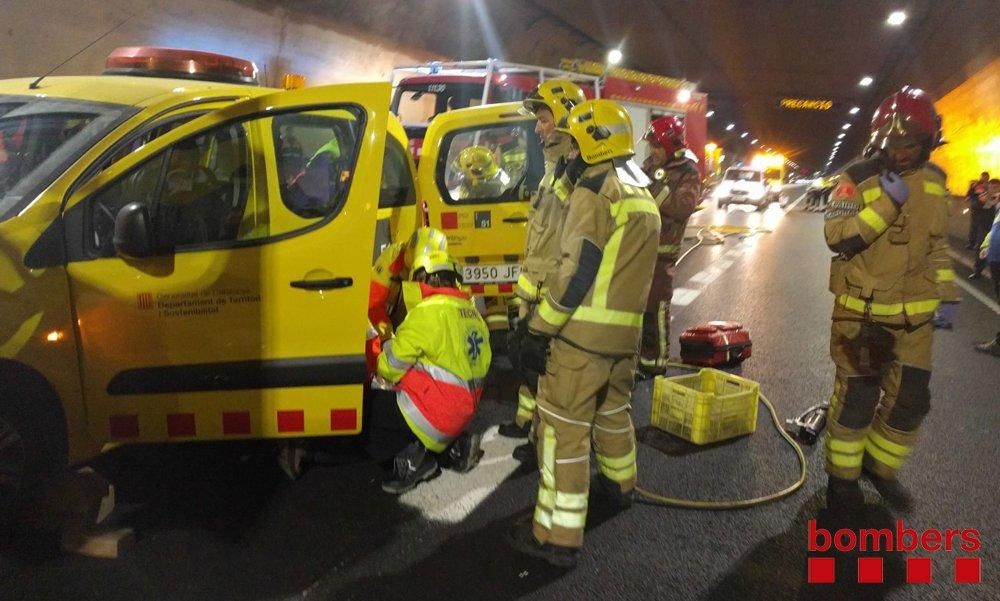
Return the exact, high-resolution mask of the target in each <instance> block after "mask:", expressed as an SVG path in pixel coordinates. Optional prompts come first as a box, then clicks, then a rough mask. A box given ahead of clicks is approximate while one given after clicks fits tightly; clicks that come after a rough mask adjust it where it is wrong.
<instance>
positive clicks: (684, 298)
mask: <svg viewBox="0 0 1000 601" xmlns="http://www.w3.org/2000/svg"><path fill="white" fill-rule="evenodd" d="M699 294H701V290H692V289H691V288H674V298H673V299H672V300H671V301H670V304H671V305H677V306H678V307H686V306H688V305H690V304H691V303H692V302H694V299H696V298H698V295H699Z"/></svg>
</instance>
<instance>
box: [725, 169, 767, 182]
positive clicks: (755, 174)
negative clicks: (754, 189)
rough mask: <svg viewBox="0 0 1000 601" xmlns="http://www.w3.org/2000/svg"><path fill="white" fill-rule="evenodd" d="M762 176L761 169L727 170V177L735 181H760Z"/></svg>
mask: <svg viewBox="0 0 1000 601" xmlns="http://www.w3.org/2000/svg"><path fill="white" fill-rule="evenodd" d="M760 177H761V173H760V171H754V170H753V169H728V170H726V179H728V180H731V181H735V182H759V181H760Z"/></svg>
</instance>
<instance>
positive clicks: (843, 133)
mask: <svg viewBox="0 0 1000 601" xmlns="http://www.w3.org/2000/svg"><path fill="white" fill-rule="evenodd" d="M846 135H847V132H846V131H845V132H840V135H839V136H837V139H838V140H843V139H844V136H846Z"/></svg>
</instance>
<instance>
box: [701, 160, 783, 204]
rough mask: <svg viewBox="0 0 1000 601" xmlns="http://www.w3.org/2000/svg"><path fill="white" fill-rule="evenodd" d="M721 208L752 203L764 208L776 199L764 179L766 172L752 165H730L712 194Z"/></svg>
mask: <svg viewBox="0 0 1000 601" xmlns="http://www.w3.org/2000/svg"><path fill="white" fill-rule="evenodd" d="M712 195H713V196H714V197H715V202H716V203H717V204H718V206H719V208H720V209H722V208H725V207H726V206H727V205H731V204H750V205H754V206H755V207H757V210H764V209H765V208H767V205H768V204H770V203H771V201H772V200H774V198H773V195H772V194H771V193H770V191H769V190H768V187H767V182H766V181H765V180H764V172H763V171H762V170H760V169H754V168H752V167H730V168H729V169H726V174H725V176H723V178H722V181H721V182H719V185H718V186H716V188H715V192H713V194H712Z"/></svg>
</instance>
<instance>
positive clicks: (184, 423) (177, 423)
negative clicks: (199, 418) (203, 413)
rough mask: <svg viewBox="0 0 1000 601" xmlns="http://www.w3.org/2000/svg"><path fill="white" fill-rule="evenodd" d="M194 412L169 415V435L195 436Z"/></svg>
mask: <svg viewBox="0 0 1000 601" xmlns="http://www.w3.org/2000/svg"><path fill="white" fill-rule="evenodd" d="M194 434H195V430H194V413H171V414H169V415H167V436H194Z"/></svg>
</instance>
